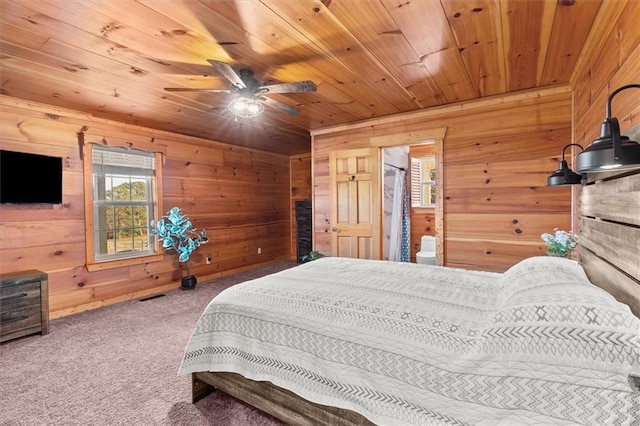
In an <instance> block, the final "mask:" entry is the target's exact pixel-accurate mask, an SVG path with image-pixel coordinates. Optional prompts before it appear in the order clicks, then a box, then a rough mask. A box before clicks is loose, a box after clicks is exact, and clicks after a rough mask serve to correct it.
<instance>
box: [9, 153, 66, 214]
mask: <svg viewBox="0 0 640 426" xmlns="http://www.w3.org/2000/svg"><path fill="white" fill-rule="evenodd" d="M0 203H1V204H36V203H46V204H61V203H62V158H60V157H50V156H47V155H39V154H29V153H26V152H16V151H7V150H0Z"/></svg>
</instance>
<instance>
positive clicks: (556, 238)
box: [541, 228, 578, 257]
mask: <svg viewBox="0 0 640 426" xmlns="http://www.w3.org/2000/svg"><path fill="white" fill-rule="evenodd" d="M554 231H556V232H555V234H554V235H551V234H542V235H541V237H542V239H543V240H544V242H545V243H547V255H548V256H556V257H568V256H569V255H570V254H571V253H573V249H575V248H576V245H577V244H578V237H576V235H575V234H574V233H573V232H566V231H562V230H560V229H558V228H554Z"/></svg>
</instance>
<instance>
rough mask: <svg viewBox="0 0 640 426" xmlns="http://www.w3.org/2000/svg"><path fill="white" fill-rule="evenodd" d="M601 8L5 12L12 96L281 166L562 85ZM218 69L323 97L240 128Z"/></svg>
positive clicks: (206, 7)
mask: <svg viewBox="0 0 640 426" xmlns="http://www.w3.org/2000/svg"><path fill="white" fill-rule="evenodd" d="M601 1H602V0H439V1H438V0H322V1H316V0H259V1H258V0H255V1H252V0H235V1H231V0H229V1H226V0H216V1H214V0H162V1H161V0H138V1H130V0H82V1H77V0H37V1H33V0H0V12H1V13H0V43H1V44H0V52H1V55H0V84H1V92H0V93H2V94H6V95H9V96H13V97H17V98H22V99H26V100H31V101H39V102H44V103H48V104H51V105H55V106H60V107H66V108H72V109H75V110H79V111H82V112H86V113H89V114H92V115H94V116H98V117H103V118H108V119H113V120H118V121H124V122H128V123H132V124H136V125H141V126H145V127H151V128H156V129H161V130H167V131H171V132H176V133H181V134H186V135H192V136H197V137H201V138H206V139H211V140H217V141H223V142H227V143H232V144H236V145H241V146H246V147H251V148H257V149H262V150H266V151H271V152H276V153H282V154H299V153H303V152H308V151H309V149H310V137H309V130H313V129H319V128H323V127H327V126H333V125H339V124H346V123H352V122H358V121H361V120H364V119H369V118H372V117H382V116H387V115H390V114H396V113H401V112H407V111H415V110H419V109H423V108H430V107H436V106H439V105H444V104H450V103H456V102H461V101H466V100H472V99H477V98H482V97H486V96H493V95H501V94H505V93H510V92H517V91H520V90H526V89H532V88H538V87H545V86H553V85H559V84H567V83H568V82H569V78H570V76H571V73H572V70H573V68H574V66H575V64H576V62H577V60H578V57H579V54H580V52H581V49H582V47H583V45H584V42H585V40H586V38H587V35H588V33H589V31H590V30H591V28H592V26H593V24H594V21H595V19H596V16H597V13H598V10H599V8H600V4H601ZM207 59H215V60H218V61H223V62H228V63H229V64H230V65H231V66H232V67H233V68H234V69H235V70H238V69H240V68H250V69H252V70H253V71H254V72H255V74H256V77H257V78H258V80H259V81H260V82H261V83H266V84H272V83H278V82H290V81H299V80H312V81H314V82H315V83H316V85H317V87H318V91H317V92H316V93H301V94H295V95H292V94H279V95H271V96H272V97H273V98H275V99H277V100H279V101H282V102H285V103H288V104H290V105H295V106H297V107H298V108H300V109H301V111H302V112H301V113H300V114H298V115H297V116H289V115H286V114H284V113H283V112H281V111H279V110H277V109H273V108H269V107H268V106H267V107H266V108H265V112H264V113H263V114H262V115H260V116H259V117H255V118H252V119H237V120H236V119H234V118H233V116H231V115H230V114H229V113H228V112H227V111H225V108H226V106H227V104H228V103H229V101H230V99H232V98H233V96H234V95H229V94H220V93H207V92H167V91H165V90H164V88H165V87H185V88H222V89H227V88H229V82H228V81H227V80H225V79H224V78H223V77H222V76H221V75H220V74H219V73H218V72H217V71H216V70H215V69H214V68H213V67H212V66H211V65H210V64H209V63H208V62H207Z"/></svg>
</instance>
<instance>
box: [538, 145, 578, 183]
mask: <svg viewBox="0 0 640 426" xmlns="http://www.w3.org/2000/svg"><path fill="white" fill-rule="evenodd" d="M571 146H577V147H580V150H583V151H584V148H583V147H582V145H578V144H577V143H570V144H569V145H566V146H565V147H564V148H562V160H560V163H559V164H558V170H556V171H555V172H553V173H552V174H551V176H549V177H548V178H547V186H560V185H578V184H579V183H582V175H579V174H578V173H576V172H574V171H573V170H571V169H570V168H569V166H568V165H567V160H565V159H564V153H565V151H566V149H567V148H569V147H571Z"/></svg>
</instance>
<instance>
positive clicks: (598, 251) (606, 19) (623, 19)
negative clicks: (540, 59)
mask: <svg viewBox="0 0 640 426" xmlns="http://www.w3.org/2000/svg"><path fill="white" fill-rule="evenodd" d="M602 8H603V9H602V11H601V13H600V14H599V16H598V21H597V22H596V26H598V27H599V28H608V29H609V30H608V31H601V32H598V33H594V36H593V37H591V38H590V39H589V40H588V44H587V51H586V52H588V54H586V55H584V56H583V57H581V60H580V62H579V63H578V68H577V70H576V72H575V73H574V75H573V76H572V80H573V81H572V85H573V87H574V90H575V93H576V102H575V133H574V138H575V141H576V143H579V144H581V145H582V146H583V147H585V148H586V147H587V146H588V145H589V144H590V143H591V141H593V139H595V138H596V137H598V135H599V133H600V123H601V122H602V120H603V118H604V117H605V106H606V102H607V98H608V96H609V94H610V93H611V92H613V91H614V90H616V89H617V88H619V87H621V86H624V85H627V84H631V83H635V84H640V31H638V29H637V28H638V27H637V26H638V21H640V2H637V1H629V2H605V3H604V4H603V6H602ZM639 100H640V89H628V90H625V91H623V92H620V93H618V94H617V95H616V96H615V97H614V99H613V101H612V111H611V112H612V115H613V116H615V117H617V118H618V120H619V121H620V129H621V132H622V134H626V135H628V136H630V137H631V139H632V140H635V141H640V101H639ZM577 214H578V215H579V236H578V238H579V243H580V262H581V263H582V265H583V266H584V268H585V271H586V272H587V275H588V276H589V278H590V279H591V281H593V282H594V283H596V284H598V285H599V286H601V287H603V288H605V289H607V290H608V291H609V292H610V293H612V294H613V295H614V296H615V297H616V298H617V299H618V300H620V301H622V302H624V303H627V304H629V305H630V306H631V309H632V310H633V312H634V313H635V315H636V316H640V168H638V169H636V170H634V171H627V172H624V173H590V174H589V179H588V184H587V185H585V186H584V187H583V188H581V191H580V202H579V210H578V212H577Z"/></svg>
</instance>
